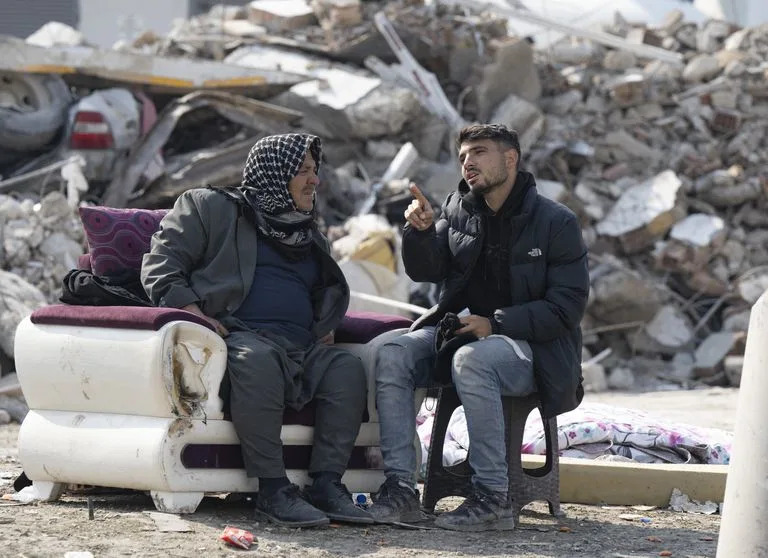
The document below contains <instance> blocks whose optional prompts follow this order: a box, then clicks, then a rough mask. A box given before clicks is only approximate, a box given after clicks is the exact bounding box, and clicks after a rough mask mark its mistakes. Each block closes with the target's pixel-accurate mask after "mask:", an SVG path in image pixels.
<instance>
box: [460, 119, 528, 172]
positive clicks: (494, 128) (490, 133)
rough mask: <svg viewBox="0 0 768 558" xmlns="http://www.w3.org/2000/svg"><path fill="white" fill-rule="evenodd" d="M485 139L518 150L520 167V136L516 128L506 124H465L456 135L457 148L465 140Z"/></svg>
mask: <svg viewBox="0 0 768 558" xmlns="http://www.w3.org/2000/svg"><path fill="white" fill-rule="evenodd" d="M484 139H489V140H493V141H497V142H499V143H503V144H504V145H506V146H507V147H508V148H509V149H514V150H515V151H516V152H517V166H518V168H519V167H520V157H521V153H520V138H519V137H518V135H517V132H516V131H515V130H510V129H509V128H507V127H506V126H504V124H471V125H470V126H465V127H464V128H462V129H461V131H460V132H459V135H458V136H457V137H456V150H459V149H460V148H461V144H463V143H465V142H468V141H477V140H484Z"/></svg>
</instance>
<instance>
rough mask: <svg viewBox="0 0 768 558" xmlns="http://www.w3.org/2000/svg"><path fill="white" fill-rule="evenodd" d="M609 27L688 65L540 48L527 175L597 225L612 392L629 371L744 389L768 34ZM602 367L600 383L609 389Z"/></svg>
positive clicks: (765, 248)
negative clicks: (537, 118)
mask: <svg viewBox="0 0 768 558" xmlns="http://www.w3.org/2000/svg"><path fill="white" fill-rule="evenodd" d="M610 30H611V31H612V32H613V33H615V34H617V35H619V36H622V37H624V38H625V39H626V40H627V41H628V42H630V43H634V42H642V43H645V44H652V45H658V46H663V47H665V48H668V49H670V50H673V51H676V52H679V53H681V54H682V64H681V65H680V66H675V65H673V64H670V63H665V62H658V61H650V62H648V61H642V60H638V59H637V58H636V57H635V56H634V55H633V54H631V53H629V52H626V51H622V50H614V49H606V48H603V47H600V46H599V45H596V44H594V43H591V42H585V41H577V40H572V39H568V40H565V41H562V42H560V43H558V44H556V45H554V46H553V48H552V49H551V50H550V51H549V52H546V53H544V52H542V53H537V61H538V64H539V68H540V70H542V71H541V76H542V80H541V82H542V96H541V97H540V98H539V99H538V101H537V105H538V109H539V110H540V111H541V115H542V117H543V118H544V119H545V122H546V124H545V126H543V127H542V126H538V125H537V124H535V125H533V126H532V127H534V128H535V134H536V138H535V144H534V145H533V147H532V148H531V150H530V155H529V158H528V167H529V168H530V169H531V170H532V171H533V172H534V173H535V174H536V175H537V177H538V179H539V181H540V182H541V181H543V180H550V181H552V182H553V184H550V183H546V188H547V190H551V191H552V193H553V196H554V197H556V198H557V199H559V200H560V201H562V202H563V203H565V204H566V205H569V206H570V207H571V208H572V209H574V210H575V211H576V212H577V213H578V214H579V215H580V216H581V218H582V222H583V224H584V226H585V236H586V239H587V241H588V245H589V247H590V251H591V263H592V265H591V276H592V287H593V290H592V295H591V298H590V306H589V309H588V316H587V319H586V320H585V323H584V324H583V325H584V329H585V331H586V338H585V343H586V344H587V346H588V347H590V348H592V349H594V350H602V349H604V348H606V347H611V348H613V349H614V354H613V355H612V356H611V357H609V358H608V359H606V360H605V361H604V362H603V364H604V365H605V366H606V367H607V368H610V369H611V370H610V372H609V373H608V376H607V385H608V386H610V387H630V386H631V384H632V382H633V381H634V379H635V378H634V377H633V375H631V374H627V369H626V368H629V369H631V370H634V371H636V372H641V373H642V372H644V371H645V370H648V369H650V370H652V371H653V374H652V376H655V377H656V378H662V379H667V380H671V381H673V382H677V383H687V382H691V381H703V382H706V383H710V384H719V385H724V384H728V383H732V384H735V385H738V382H739V374H740V357H739V356H738V355H740V354H742V353H743V348H744V338H745V332H746V329H747V325H748V316H749V308H750V306H751V305H752V304H753V303H754V302H755V301H756V300H757V298H758V297H759V296H760V295H761V294H762V293H763V292H764V291H765V289H766V288H768V267H766V264H768V244H766V239H768V217H766V215H767V213H766V191H767V189H768V140H766V135H765V127H766V124H768V86H766V81H765V78H766V72H768V65H766V63H765V55H766V50H767V49H768V27H766V26H763V27H759V28H754V29H735V28H732V27H731V26H729V25H727V24H725V23H723V22H719V21H709V22H707V23H706V24H705V25H703V26H702V27H697V26H696V25H693V24H688V23H685V22H683V21H682V20H681V18H680V17H679V14H671V15H670V16H669V17H668V18H667V21H666V22H665V23H664V25H662V26H660V27H658V28H655V29H651V28H648V27H645V26H643V27H632V26H630V25H629V24H628V23H627V22H624V21H622V20H621V19H620V18H618V19H617V22H616V24H615V25H614V26H613V27H612V28H611V29H610ZM519 102H521V101H519ZM504 103H508V101H504ZM492 119H493V120H501V121H506V122H507V123H512V124H514V123H515V122H516V120H518V116H517V113H516V112H515V111H511V112H509V113H508V114H504V113H503V112H502V111H499V110H498V109H497V114H496V116H495V117H494V118H492ZM521 132H522V133H523V136H525V134H526V132H527V130H526V129H525V128H523V129H522V130H521ZM659 356H661V357H662V358H663V361H662V360H659V359H658V357H659ZM630 357H634V358H631V360H630ZM649 358H651V359H652V360H650V361H648V359H649ZM623 360H625V361H626V362H624V363H622V361H623ZM625 365H626V366H625ZM601 372H602V371H601V370H599V367H598V369H597V370H590V371H589V374H588V375H589V376H590V377H592V376H598V378H597V379H596V380H595V381H596V385H598V386H599V385H604V384H605V381H604V380H603V379H602V378H601V375H602V374H601Z"/></svg>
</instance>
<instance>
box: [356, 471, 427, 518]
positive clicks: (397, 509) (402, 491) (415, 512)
mask: <svg viewBox="0 0 768 558" xmlns="http://www.w3.org/2000/svg"><path fill="white" fill-rule="evenodd" d="M371 499H372V500H373V505H372V506H371V507H370V508H369V509H368V511H369V512H370V513H371V515H372V516H373V520H374V521H375V522H376V523H411V522H417V521H420V520H422V519H423V518H424V513H423V512H422V511H421V501H420V500H419V491H418V490H416V489H415V488H413V486H410V485H409V484H408V483H407V482H405V481H402V480H400V479H398V478H397V477H387V480H386V481H384V484H382V485H381V487H380V488H379V491H378V492H377V493H376V494H372V495H371Z"/></svg>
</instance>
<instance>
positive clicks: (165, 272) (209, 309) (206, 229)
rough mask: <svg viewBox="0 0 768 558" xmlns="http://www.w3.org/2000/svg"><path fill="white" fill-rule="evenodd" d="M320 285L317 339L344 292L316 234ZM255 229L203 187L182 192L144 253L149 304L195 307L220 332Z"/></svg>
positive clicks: (245, 281)
mask: <svg viewBox="0 0 768 558" xmlns="http://www.w3.org/2000/svg"><path fill="white" fill-rule="evenodd" d="M313 234H314V238H313V240H314V241H315V243H316V244H317V246H318V247H319V248H320V249H319V250H318V251H317V252H318V254H319V255H320V270H321V271H320V277H321V284H320V287H319V288H316V289H315V290H313V292H312V304H313V307H314V314H315V319H314V323H313V326H312V332H313V334H314V335H315V336H316V337H317V338H320V337H322V336H324V335H326V334H327V333H329V332H330V331H332V330H334V329H336V327H337V326H338V325H339V323H341V320H342V318H343V317H344V314H345V313H346V311H347V307H348V306H349V286H348V285H347V282H346V279H345V278H344V274H343V273H342V272H341V269H339V266H338V265H337V264H336V262H335V261H334V260H333V258H332V257H331V256H330V247H329V244H328V240H327V239H326V238H325V237H324V236H323V235H322V234H321V233H320V232H319V231H317V230H315V231H313ZM256 240H257V232H256V229H255V228H254V227H253V226H252V225H251V223H250V222H249V221H248V219H247V218H246V217H244V216H243V215H241V214H240V211H239V208H238V206H237V205H236V204H235V203H234V202H232V201H231V200H229V199H228V198H226V197H225V196H224V195H222V194H220V193H218V192H216V191H214V190H211V189H207V188H200V189H195V190H187V191H186V192H184V193H183V194H182V195H181V196H179V198H178V199H177V200H176V204H175V205H174V207H173V209H172V210H171V211H170V212H169V213H168V215H166V216H165V218H163V220H162V222H161V223H160V230H158V231H157V232H156V233H155V234H154V235H153V237H152V245H151V248H150V251H149V252H148V253H146V254H145V255H144V260H143V262H142V266H141V282H142V284H143V285H144V290H145V291H146V292H147V295H148V296H149V299H150V300H151V301H152V303H153V304H155V305H157V306H169V307H174V308H181V307H183V306H186V305H188V304H192V303H197V304H198V305H199V306H200V309H201V310H202V311H203V312H204V313H205V314H206V315H208V316H211V317H213V318H216V319H217V320H219V321H220V322H222V324H223V325H224V326H225V327H229V325H228V324H230V325H235V324H236V323H238V320H236V319H235V318H233V317H232V313H233V312H235V311H236V310H237V309H238V308H239V307H240V305H241V304H242V303H243V300H245V297H246V296H247V295H248V292H249V290H250V288H251V283H252V281H253V276H254V273H255V271H256V256H257V254H256Z"/></svg>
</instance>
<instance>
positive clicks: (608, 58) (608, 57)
mask: <svg viewBox="0 0 768 558" xmlns="http://www.w3.org/2000/svg"><path fill="white" fill-rule="evenodd" d="M636 64H637V57H636V56H635V55H634V54H633V53H631V52H627V51H626V50H609V51H608V52H606V53H605V56H604V57H603V68H605V69H606V70H610V71H614V72H617V71H624V70H628V69H629V68H633V67H635V65H636Z"/></svg>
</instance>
